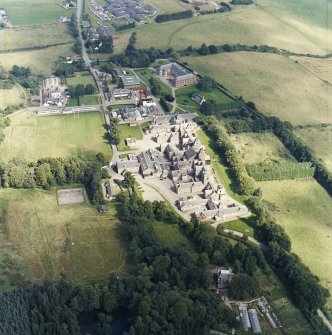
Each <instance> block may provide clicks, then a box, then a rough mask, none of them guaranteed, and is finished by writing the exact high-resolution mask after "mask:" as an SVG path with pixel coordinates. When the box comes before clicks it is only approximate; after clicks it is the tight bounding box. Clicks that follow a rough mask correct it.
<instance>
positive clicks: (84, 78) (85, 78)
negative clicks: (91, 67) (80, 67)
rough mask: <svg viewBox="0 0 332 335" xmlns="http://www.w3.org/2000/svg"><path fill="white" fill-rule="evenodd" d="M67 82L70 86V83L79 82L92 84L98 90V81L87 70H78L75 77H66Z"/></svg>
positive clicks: (75, 83)
mask: <svg viewBox="0 0 332 335" xmlns="http://www.w3.org/2000/svg"><path fill="white" fill-rule="evenodd" d="M66 83H67V85H68V86H70V85H71V86H75V85H77V84H82V85H84V86H86V85H88V84H91V85H93V86H94V87H95V88H96V90H97V86H96V82H95V80H94V78H93V76H92V74H90V73H89V72H87V71H84V72H76V73H75V76H74V77H68V78H66Z"/></svg>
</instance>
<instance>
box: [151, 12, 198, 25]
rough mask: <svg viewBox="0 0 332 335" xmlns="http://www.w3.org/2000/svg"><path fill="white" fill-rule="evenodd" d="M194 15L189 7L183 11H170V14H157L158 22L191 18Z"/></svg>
mask: <svg viewBox="0 0 332 335" xmlns="http://www.w3.org/2000/svg"><path fill="white" fill-rule="evenodd" d="M191 17H193V12H192V11H191V10H190V9H188V10H184V11H182V12H176V13H169V14H159V15H157V16H156V22H157V23H163V22H167V21H174V20H182V19H189V18H191Z"/></svg>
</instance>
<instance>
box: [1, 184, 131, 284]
mask: <svg viewBox="0 0 332 335" xmlns="http://www.w3.org/2000/svg"><path fill="white" fill-rule="evenodd" d="M108 208H109V211H108V213H105V214H99V213H98V212H97V210H96V208H95V207H94V206H91V205H89V204H80V205H66V206H58V204H57V199H56V190H55V189H54V190H51V191H43V190H14V189H2V190H0V222H1V225H0V241H1V244H0V245H1V246H0V283H1V286H2V289H6V288H8V287H11V286H16V285H26V284H28V283H31V282H40V281H42V280H59V279H60V278H66V279H68V280H72V281H74V282H78V283H83V284H84V283H87V282H90V281H92V280H102V279H106V278H107V277H108V275H109V274H110V272H117V273H123V272H125V271H126V269H127V267H126V261H125V259H126V251H125V247H124V241H123V239H122V236H121V231H120V221H119V219H118V218H117V216H116V205H115V204H114V203H110V204H108Z"/></svg>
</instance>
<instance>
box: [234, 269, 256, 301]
mask: <svg viewBox="0 0 332 335" xmlns="http://www.w3.org/2000/svg"><path fill="white" fill-rule="evenodd" d="M259 294H260V287H259V282H258V280H257V279H256V277H250V276H249V275H247V274H245V273H237V274H235V276H234V278H233V280H232V282H231V284H230V297H231V298H233V299H237V300H248V299H251V298H256V297H257V296H258V295H259Z"/></svg>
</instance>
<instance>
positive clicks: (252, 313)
mask: <svg viewBox="0 0 332 335" xmlns="http://www.w3.org/2000/svg"><path fill="white" fill-rule="evenodd" d="M248 314H249V319H250V322H251V327H252V331H253V333H254V334H260V333H261V332H262V329H261V325H260V323H259V320H258V316H257V312H256V310H255V309H254V308H252V309H249V310H248Z"/></svg>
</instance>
